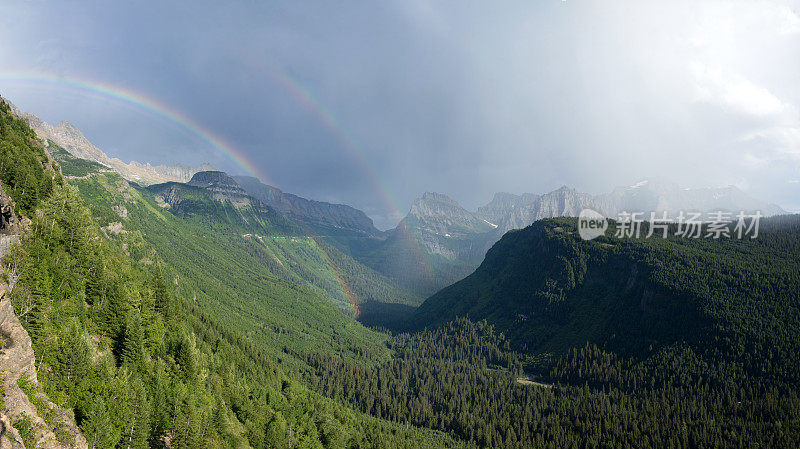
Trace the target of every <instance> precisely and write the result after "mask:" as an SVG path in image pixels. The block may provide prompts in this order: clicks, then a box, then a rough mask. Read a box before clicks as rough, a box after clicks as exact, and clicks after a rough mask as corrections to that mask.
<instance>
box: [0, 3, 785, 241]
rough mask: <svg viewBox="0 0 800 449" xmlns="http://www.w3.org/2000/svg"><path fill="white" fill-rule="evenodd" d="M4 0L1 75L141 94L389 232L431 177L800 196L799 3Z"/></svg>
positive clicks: (91, 121) (72, 99) (133, 118)
mask: <svg viewBox="0 0 800 449" xmlns="http://www.w3.org/2000/svg"><path fill="white" fill-rule="evenodd" d="M0 3H2V9H3V11H4V13H3V15H2V17H0V42H2V43H1V44H0V75H2V72H14V71H30V72H44V73H48V74H55V75H64V76H71V77H76V78H90V79H95V80H99V81H102V82H105V83H108V84H113V85H118V86H121V87H125V88H128V89H132V90H135V91H138V92H142V93H145V94H146V95H147V96H150V97H153V98H157V99H158V100H159V101H161V102H162V103H165V104H167V105H170V106H171V107H174V108H175V109H178V110H181V111H183V112H184V113H185V114H186V115H188V116H189V117H191V118H192V119H193V120H194V121H196V122H197V123H199V124H201V125H202V126H203V127H204V128H206V129H209V130H211V131H213V132H214V133H215V134H217V135H219V136H221V137H223V138H224V139H225V140H227V141H229V142H231V143H232V145H233V146H235V147H236V148H238V149H240V150H241V151H242V152H243V153H246V154H247V155H248V157H249V158H250V159H251V160H252V161H253V162H254V164H256V165H257V166H258V167H259V168H260V170H261V171H263V172H264V173H266V174H268V175H269V178H270V179H269V181H271V182H273V183H275V184H276V185H277V186H278V187H281V188H283V189H284V190H287V191H290V192H295V193H298V194H302V195H306V196H310V197H313V198H317V199H324V200H332V201H340V202H345V203H349V204H353V205H355V206H356V207H360V208H363V209H364V210H366V211H367V212H368V213H370V215H372V216H373V217H375V218H376V219H377V221H378V222H379V224H380V225H382V226H384V227H385V226H389V225H392V224H393V222H392V220H396V219H397V216H396V211H393V210H391V204H387V201H386V200H385V199H383V197H382V195H381V194H380V191H381V190H382V189H385V190H387V191H388V192H389V196H390V197H393V199H392V201H389V202H390V203H395V205H396V206H397V207H399V209H401V211H402V212H404V211H405V209H407V207H408V206H409V205H410V202H411V201H412V200H413V198H414V197H416V196H418V195H419V194H420V193H421V192H423V191H426V190H436V191H442V192H445V193H448V194H450V195H452V196H453V197H454V198H456V199H457V200H459V201H461V202H462V203H463V204H465V205H466V206H468V207H476V206H477V205H479V204H480V203H481V202H485V201H488V200H489V199H490V198H491V194H492V193H493V192H495V191H498V190H506V191H512V192H522V191H533V192H541V191H545V190H548V189H552V188H555V187H558V186H560V185H562V184H569V185H573V186H576V187H578V188H580V189H584V190H588V191H593V192H597V191H601V190H607V189H609V188H610V187H612V186H614V185H618V184H627V183H630V182H633V181H635V180H637V179H639V178H642V177H648V176H660V177H666V178H672V179H674V180H675V181H678V182H680V183H683V184H686V185H691V186H700V185H720V184H722V185H725V184H735V185H738V186H740V187H742V188H745V189H747V190H749V191H751V192H752V193H754V194H756V195H758V196H760V197H762V198H764V199H767V200H771V201H775V202H778V203H781V204H782V205H784V206H785V207H789V208H798V207H800V203H797V201H796V200H795V199H794V198H797V197H798V196H797V193H798V189H800V183H797V182H795V181H797V180H800V171H799V170H798V167H799V166H800V164H799V163H798V161H799V160H800V149H798V146H799V145H800V124H799V122H800V117H798V109H797V104H798V100H799V99H800V92H798V85H800V83H797V80H798V76H800V68H798V67H796V64H794V65H792V64H789V63H788V61H794V60H797V56H800V55H798V51H799V49H800V45H798V39H797V38H798V36H800V34H798V31H800V25H798V19H797V5H796V4H792V3H770V2H759V3H750V2H748V3H745V2H741V3H735V2H734V3H730V2H725V3H723V2H719V3H717V2H702V3H701V2H686V3H683V4H676V3H670V4H669V5H667V4H665V5H662V6H656V5H654V4H650V3H647V4H643V2H630V3H625V2H613V3H612V2H595V3H593V4H591V5H587V4H585V3H583V2H577V1H575V2H573V1H567V2H561V1H547V2H520V3H504V4H502V8H501V7H500V5H498V4H495V3H489V2H481V3H467V2H452V3H435V4H431V3H426V2H417V1H402V2H396V3H390V2H371V3H364V2H352V3H347V2H345V3H342V2H335V3H327V4H326V3H319V2H318V3H309V2H250V1H242V2H226V3H220V2H152V3H148V4H146V5H143V3H142V2H136V3H134V2H96V3H86V2H68V3H67V2H58V3H56V2H35V1H34V2H16V1H9V2H0ZM274 71H278V72H281V73H282V75H281V76H285V77H287V78H290V79H292V80H294V82H295V83H296V86H295V87H293V88H290V89H288V90H287V88H286V87H285V86H284V85H282V84H281V82H280V80H278V79H276V77H275V74H274ZM295 89H299V90H295ZM0 93H3V94H4V95H6V96H8V97H9V98H11V99H12V100H13V101H15V102H16V103H18V105H19V106H20V107H22V108H23V109H25V110H28V111H31V112H34V113H36V114H38V115H40V116H41V117H42V118H44V119H45V120H48V121H51V122H58V121H60V120H62V119H66V120H68V121H71V122H73V123H74V124H76V125H77V126H78V127H79V128H81V129H82V130H83V131H84V132H85V134H87V136H88V137H89V138H90V139H91V140H92V141H93V142H95V143H96V144H97V145H98V146H99V147H101V148H102V149H104V150H106V151H107V152H108V153H110V154H111V155H113V156H117V157H120V158H122V159H125V160H130V159H135V160H140V161H151V162H167V163H173V162H185V163H195V164H196V163H200V162H206V161H207V162H211V163H212V164H214V165H216V166H218V167H220V168H222V169H226V170H230V171H233V172H236V171H239V170H240V169H239V168H237V167H236V166H234V165H233V164H232V163H231V162H230V161H228V160H227V159H226V158H224V157H223V156H222V155H220V154H217V153H215V152H213V151H212V150H211V149H210V148H208V147H207V146H205V145H204V144H203V142H201V141H198V140H197V139H193V138H191V137H188V136H186V135H185V134H183V133H181V132H179V130H177V129H176V128H175V127H174V126H171V125H169V124H165V123H162V122H160V121H158V120H156V119H154V118H153V117H150V116H147V115H143V114H141V113H140V112H139V111H137V110H134V109H131V108H126V107H123V106H119V105H116V104H107V103H104V102H101V101H97V100H93V99H87V98H83V97H80V96H75V95H74V94H71V93H69V92H64V91H60V90H59V89H53V88H36V89H33V88H31V87H30V86H22V85H15V84H14V83H8V84H7V85H6V84H2V82H1V81H0ZM309 99H312V100H311V101H310V102H309ZM364 166H366V167H371V169H370V170H371V171H372V172H373V173H367V172H365V170H364V169H363V167H364ZM710 167H713V168H714V170H710V169H709V168H710ZM370 170H368V171H370ZM375 179H377V180H379V183H380V184H382V187H376V186H375V181H374V180H375Z"/></svg>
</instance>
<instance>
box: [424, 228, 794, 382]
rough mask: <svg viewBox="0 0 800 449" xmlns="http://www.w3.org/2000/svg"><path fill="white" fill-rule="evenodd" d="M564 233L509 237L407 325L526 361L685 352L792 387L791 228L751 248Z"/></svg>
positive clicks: (764, 234) (763, 236)
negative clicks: (682, 348) (474, 331)
mask: <svg viewBox="0 0 800 449" xmlns="http://www.w3.org/2000/svg"><path fill="white" fill-rule="evenodd" d="M575 226H576V221H575V220H570V219H553V220H542V221H539V222H537V223H535V224H534V225H532V226H530V227H528V228H526V229H523V230H520V231H516V232H510V233H508V234H507V235H506V236H505V237H503V239H502V240H501V241H500V242H498V243H497V244H496V245H495V246H494V247H493V248H492V249H491V250H490V251H489V253H488V254H487V256H486V260H485V261H484V262H483V264H482V265H481V267H480V268H479V269H478V270H476V272H475V273H474V274H472V275H470V276H469V277H468V278H466V279H465V280H463V281H461V282H459V283H456V284H455V285H453V286H451V287H448V288H447V289H444V290H443V291H441V292H439V293H438V294H436V295H434V296H433V297H431V298H429V299H428V300H427V301H426V302H425V303H424V304H423V305H422V306H421V307H420V308H419V309H418V310H417V312H416V315H415V321H416V323H415V324H416V325H417V326H425V325H434V324H436V323H437V322H439V323H441V322H446V321H448V320H450V319H452V318H454V317H456V316H468V317H470V318H472V319H487V320H489V322H491V323H494V324H495V325H496V326H497V328H498V329H499V330H501V331H503V332H505V333H506V334H507V335H508V336H509V337H510V338H511V339H512V341H513V342H514V343H515V345H516V347H518V348H519V349H521V350H523V351H525V352H534V353H552V354H561V353H563V352H564V351H565V350H566V349H568V348H570V347H575V346H580V345H583V344H584V343H586V342H587V341H588V342H591V343H594V344H598V345H603V346H605V347H608V348H610V349H613V350H614V351H616V352H619V353H620V354H624V355H631V356H637V355H642V354H648V353H649V351H652V350H656V351H657V350H658V348H662V347H668V346H670V345H673V344H677V343H680V344H688V345H689V346H690V347H692V348H693V349H694V350H696V351H698V352H699V353H700V354H702V355H703V357H705V358H707V359H708V360H715V361H717V360H722V361H728V362H734V361H735V365H736V366H737V369H739V370H740V371H741V372H743V373H745V372H746V373H770V375H773V376H775V377H778V378H782V379H792V381H793V382H794V381H797V380H800V378H798V377H797V375H798V374H797V373H798V370H797V368H800V367H798V366H797V361H798V359H797V357H796V354H797V353H798V351H800V341H799V340H798V339H797V338H795V336H796V335H798V333H800V288H799V287H800V260H798V257H797V254H800V252H799V251H798V249H799V248H800V218H798V217H796V216H792V217H778V218H774V219H766V220H762V222H761V230H760V235H759V236H758V238H757V239H755V240H750V239H745V240H739V239H720V240H714V239H682V238H670V239H666V240H664V239H660V238H651V239H638V240H633V239H624V240H619V239H612V238H600V239H597V240H594V241H589V242H586V241H582V240H580V238H579V237H578V236H577V234H576V232H575Z"/></svg>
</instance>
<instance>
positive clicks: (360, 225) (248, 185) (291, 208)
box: [234, 176, 382, 237]
mask: <svg viewBox="0 0 800 449" xmlns="http://www.w3.org/2000/svg"><path fill="white" fill-rule="evenodd" d="M234 179H235V180H236V181H237V182H238V183H239V185H241V186H242V187H243V188H244V190H245V191H246V192H247V193H248V194H249V195H250V196H252V197H254V198H257V199H258V200H260V201H263V202H264V203H265V204H267V205H268V206H270V207H272V208H273V209H275V210H277V211H278V212H280V213H282V214H284V215H286V216H288V217H290V218H292V219H293V220H296V221H299V222H301V223H304V224H306V225H308V226H310V227H312V228H315V230H317V231H319V232H322V233H325V232H326V231H327V230H341V231H347V232H353V233H356V234H360V235H364V236H370V237H375V236H381V235H382V232H381V231H379V230H378V229H376V228H375V225H374V224H373V222H372V219H371V218H369V217H367V215H366V214H365V213H364V212H362V211H360V210H358V209H356V208H354V207H350V206H347V205H345V204H332V203H326V202H323V201H314V200H309V199H306V198H302V197H299V196H297V195H293V194H291V193H285V192H283V191H281V190H280V189H278V188H276V187H272V186H269V185H266V184H264V183H262V182H261V181H259V180H258V179H256V178H253V177H251V176H236V177H234Z"/></svg>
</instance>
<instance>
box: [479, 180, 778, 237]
mask: <svg viewBox="0 0 800 449" xmlns="http://www.w3.org/2000/svg"><path fill="white" fill-rule="evenodd" d="M586 208H589V209H593V210H596V211H597V212H600V213H601V214H603V215H605V216H607V217H611V218H616V217H617V215H618V214H619V213H621V212H623V211H626V212H643V213H644V214H645V215H644V216H645V218H646V217H649V213H650V212H655V213H656V214H661V213H663V212H667V213H668V214H670V216H673V217H674V216H676V215H677V214H678V212H680V211H698V212H713V211H730V212H734V213H738V212H739V211H746V212H750V213H752V212H755V211H761V213H762V214H763V215H765V216H771V215H779V214H784V213H786V211H784V210H783V209H781V208H780V207H778V206H776V205H774V204H769V203H765V202H763V201H759V200H757V199H755V198H752V197H750V196H749V195H747V194H746V193H744V192H742V191H741V190H739V189H737V188H736V187H723V188H704V189H682V188H680V187H679V186H677V185H676V184H671V183H667V182H663V181H651V180H646V181H642V182H639V183H637V184H634V185H632V186H629V187H618V188H616V189H614V191H612V192H610V193H606V194H601V195H589V194H586V193H580V192H578V191H576V190H574V189H570V188H568V187H566V186H564V187H561V188H560V189H558V190H554V191H552V192H550V193H546V194H544V195H534V194H531V193H526V194H522V195H513V194H510V193H498V194H495V196H494V198H493V199H492V201H491V202H489V204H487V205H485V206H483V207H480V208H478V211H477V214H476V215H477V216H478V217H481V218H483V219H485V220H487V221H490V222H492V223H495V224H497V225H498V228H499V229H500V230H501V231H503V232H506V231H509V230H511V229H521V228H524V227H526V226H528V225H530V224H531V223H533V222H534V221H536V220H539V219H542V218H551V217H576V216H578V214H580V211H581V210H583V209H586Z"/></svg>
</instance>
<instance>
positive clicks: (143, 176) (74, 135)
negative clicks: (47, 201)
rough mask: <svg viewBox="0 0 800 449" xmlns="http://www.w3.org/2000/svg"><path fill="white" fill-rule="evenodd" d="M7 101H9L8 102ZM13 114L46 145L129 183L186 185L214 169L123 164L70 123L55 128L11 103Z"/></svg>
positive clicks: (180, 165)
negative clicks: (50, 144) (203, 171)
mask: <svg viewBox="0 0 800 449" xmlns="http://www.w3.org/2000/svg"><path fill="white" fill-rule="evenodd" d="M6 102H8V101H7V100H6ZM8 104H9V105H10V107H11V110H12V112H14V113H15V114H17V115H18V116H20V117H22V118H24V119H26V120H27V121H28V124H29V125H30V127H31V128H32V129H33V130H34V131H35V132H36V136H37V137H39V138H40V139H42V140H43V141H44V142H47V141H48V140H50V141H52V142H53V143H55V144H56V145H58V146H60V147H62V148H64V149H65V150H67V151H68V152H69V153H70V154H72V155H73V156H75V157H77V158H81V159H86V160H90V161H94V162H97V163H98V164H102V165H105V166H106V167H109V168H112V169H114V170H115V171H117V172H118V173H119V174H120V175H122V177H123V178H125V179H127V180H128V181H133V182H136V183H137V184H141V185H151V184H159V183H163V182H186V181H188V180H189V179H191V177H192V175H194V174H195V173H197V172H198V171H202V170H209V169H211V168H212V167H211V166H208V165H202V166H200V167H189V166H186V165H182V164H178V165H150V164H140V163H138V162H135V161H131V162H130V163H127V164H126V163H125V162H122V161H121V160H119V159H117V158H111V157H109V156H108V155H106V154H105V153H104V152H103V151H102V150H100V149H99V148H97V147H96V146H95V145H93V144H92V143H91V142H90V141H89V139H87V138H86V136H84V135H83V133H82V132H81V131H80V130H79V129H78V128H76V127H75V126H73V125H72V124H71V123H69V122H67V121H62V122H61V123H59V124H58V125H56V126H53V125H51V124H49V123H47V122H45V121H43V120H42V119H40V118H39V117H37V116H35V115H33V114H30V113H23V112H21V111H20V110H19V109H18V108H17V107H16V106H14V105H13V104H11V103H10V102H8Z"/></svg>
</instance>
